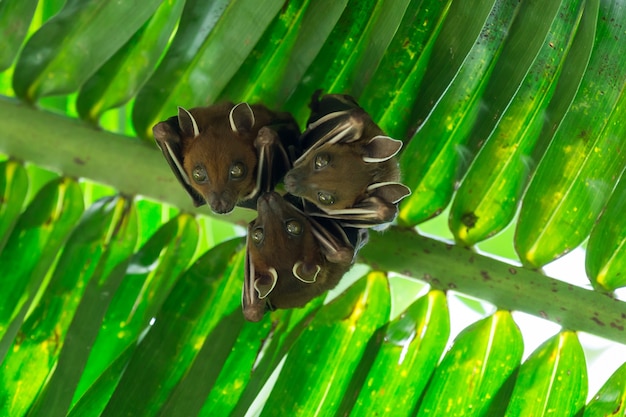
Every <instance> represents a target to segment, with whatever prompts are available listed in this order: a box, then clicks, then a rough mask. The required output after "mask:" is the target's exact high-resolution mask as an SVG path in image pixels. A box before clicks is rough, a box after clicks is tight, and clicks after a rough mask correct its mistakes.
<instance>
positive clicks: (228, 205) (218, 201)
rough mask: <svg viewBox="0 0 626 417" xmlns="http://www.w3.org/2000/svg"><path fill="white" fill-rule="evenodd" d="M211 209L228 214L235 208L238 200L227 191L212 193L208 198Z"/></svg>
mask: <svg viewBox="0 0 626 417" xmlns="http://www.w3.org/2000/svg"><path fill="white" fill-rule="evenodd" d="M207 203H209V206H211V210H213V212H215V213H217V214H228V213H230V212H231V211H233V210H234V208H235V203H236V201H235V200H234V199H233V198H231V197H230V196H229V195H228V194H227V193H222V194H218V193H211V194H209V196H208V198H207Z"/></svg>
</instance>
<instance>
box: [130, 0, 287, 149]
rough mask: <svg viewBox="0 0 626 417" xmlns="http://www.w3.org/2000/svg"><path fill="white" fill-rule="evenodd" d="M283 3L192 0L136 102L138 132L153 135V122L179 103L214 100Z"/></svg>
mask: <svg viewBox="0 0 626 417" xmlns="http://www.w3.org/2000/svg"><path fill="white" fill-rule="evenodd" d="M283 3H284V1H282V0H270V1H266V2H264V3H263V5H262V6H261V5H260V3H259V2H257V1H256V0H241V1H237V2H229V1H227V0H218V1H215V2H207V1H203V0H190V1H188V2H187V4H186V7H185V9H184V10H183V15H182V17H181V24H180V26H179V27H178V30H177V32H176V36H175V38H174V40H173V42H172V44H171V45H170V48H169V50H168V52H167V54H166V55H165V57H164V58H163V60H162V61H161V64H160V65H159V68H157V70H156V72H155V73H154V75H153V76H152V77H151V78H150V80H149V81H148V82H147V83H146V84H145V85H144V87H143V88H142V89H141V91H140V92H139V95H138V96H137V99H136V101H135V106H134V108H133V123H134V125H135V130H136V131H137V132H138V134H139V136H142V137H146V138H148V137H151V135H152V131H151V129H152V126H154V125H155V124H156V123H158V122H159V121H161V120H165V119H167V118H168V117H170V116H172V115H173V114H175V113H176V108H177V107H178V106H185V107H194V106H199V105H206V104H210V103H213V102H214V101H215V100H216V99H217V98H218V96H219V93H220V92H221V91H222V89H223V88H224V87H225V86H226V83H227V82H228V81H229V80H230V79H231V78H232V76H233V75H234V74H235V72H236V71H237V69H238V68H239V67H240V66H241V64H242V63H243V62H244V60H245V58H246V56H247V55H248V54H249V53H250V51H251V50H252V48H253V47H254V45H255V44H256V43H257V41H258V40H259V38H260V37H261V35H262V34H263V32H264V31H265V29H266V28H267V26H268V25H269V23H270V22H271V20H272V19H273V18H274V16H276V14H277V13H278V11H279V9H280V7H282V5H283ZM252 17H254V18H253V20H254V22H253V23H252V20H251V19H252ZM241 34H245V36H243V37H242V36H241ZM233 46H236V47H233Z"/></svg>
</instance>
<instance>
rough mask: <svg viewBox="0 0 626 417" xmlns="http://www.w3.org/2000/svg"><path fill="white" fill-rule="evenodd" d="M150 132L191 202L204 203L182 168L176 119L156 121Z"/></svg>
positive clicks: (181, 153) (180, 142) (199, 204)
mask: <svg viewBox="0 0 626 417" xmlns="http://www.w3.org/2000/svg"><path fill="white" fill-rule="evenodd" d="M152 133H153V134H154V138H155V139H156V143H157V145H158V146H159V148H161V152H163V156H164V157H165V160H166V161H167V163H168V164H169V166H170V168H171V169H172V172H173V173H174V175H175V176H176V179H178V182H180V184H181V185H182V186H183V188H184V189H185V191H187V194H189V196H190V197H191V199H192V200H193V204H194V205H195V206H196V207H197V206H201V205H203V204H205V200H204V198H203V197H202V196H201V195H200V194H198V192H196V191H195V190H194V189H193V188H191V186H190V185H189V184H191V181H190V180H189V177H188V176H187V173H186V172H185V169H184V168H183V151H182V139H181V137H180V133H179V131H178V121H177V118H176V117H171V118H169V119H168V120H166V121H164V122H160V123H157V124H156V125H155V126H154V127H153V128H152Z"/></svg>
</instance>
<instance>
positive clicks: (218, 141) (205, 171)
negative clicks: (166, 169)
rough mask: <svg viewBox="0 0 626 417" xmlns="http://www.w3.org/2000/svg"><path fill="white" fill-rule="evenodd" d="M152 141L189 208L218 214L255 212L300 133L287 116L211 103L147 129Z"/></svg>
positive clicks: (252, 107)
mask: <svg viewBox="0 0 626 417" xmlns="http://www.w3.org/2000/svg"><path fill="white" fill-rule="evenodd" d="M153 133H154V137H155V139H156V142H157V144H158V145H159V147H160V148H161V151H162V152H163V155H164V156H165V159H166V160H167V162H168V163H169V165H170V168H171V169H172V171H173V172H174V174H175V175H176V178H177V179H178V180H179V181H180V183H181V184H182V185H183V187H184V188H185V190H186V191H187V193H188V194H189V196H190V197H191V198H192V200H193V203H194V205H196V206H201V205H203V204H206V203H208V204H209V206H210V207H211V209H212V210H213V211H214V212H216V213H220V214H226V213H229V212H231V211H232V210H233V208H234V207H235V205H240V206H243V207H248V208H255V207H256V198H257V197H258V196H259V194H260V193H261V192H262V191H267V190H271V189H272V188H273V187H274V185H276V183H277V182H278V181H279V180H280V179H281V178H282V177H283V175H284V174H285V172H286V171H287V170H288V169H289V168H290V167H291V161H292V160H293V159H294V158H295V157H296V156H297V155H298V153H299V152H298V148H299V145H298V143H299V140H298V137H299V135H300V130H299V128H298V125H297V124H296V122H295V120H294V119H293V117H292V116H291V115H290V114H289V113H276V112H273V111H271V110H269V109H268V108H266V107H265V106H262V105H259V104H253V105H248V104H247V103H239V104H237V105H233V103H223V104H217V105H213V106H209V107H197V108H193V109H191V110H185V109H183V108H182V107H179V108H178V116H175V117H171V118H169V119H168V120H166V121H163V122H160V123H158V124H157V125H155V126H154V128H153Z"/></svg>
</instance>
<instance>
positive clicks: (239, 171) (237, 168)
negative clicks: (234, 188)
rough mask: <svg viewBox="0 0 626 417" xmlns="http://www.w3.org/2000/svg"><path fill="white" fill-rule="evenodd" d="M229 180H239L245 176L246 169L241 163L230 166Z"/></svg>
mask: <svg viewBox="0 0 626 417" xmlns="http://www.w3.org/2000/svg"><path fill="white" fill-rule="evenodd" d="M229 174H230V178H231V179H234V180H239V179H241V178H243V177H244V176H245V175H246V167H245V165H244V164H242V163H241V162H235V163H234V164H232V165H231V166H230V172H229Z"/></svg>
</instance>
